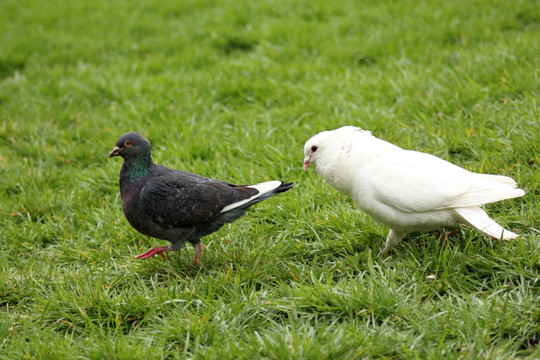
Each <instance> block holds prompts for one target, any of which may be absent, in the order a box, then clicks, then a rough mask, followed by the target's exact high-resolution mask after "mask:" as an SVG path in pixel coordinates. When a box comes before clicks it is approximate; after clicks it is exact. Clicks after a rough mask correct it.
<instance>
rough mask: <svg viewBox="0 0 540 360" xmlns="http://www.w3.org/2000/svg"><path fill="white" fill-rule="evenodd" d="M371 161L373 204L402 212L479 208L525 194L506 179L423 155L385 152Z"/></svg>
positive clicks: (418, 153) (511, 181)
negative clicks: (479, 206)
mask: <svg viewBox="0 0 540 360" xmlns="http://www.w3.org/2000/svg"><path fill="white" fill-rule="evenodd" d="M372 161H373V162H372V164H371V166H372V168H371V171H370V173H372V174H373V175H374V177H373V179H372V183H373V184H374V186H373V194H374V198H375V200H377V201H380V202H382V203H384V204H386V205H389V206H392V207H395V208H397V209H399V210H401V211H404V212H426V211H433V210H442V209H450V208H457V207H467V206H475V205H482V204H486V203H490V202H494V201H499V200H503V199H508V198H512V197H518V196H522V195H523V194H524V191H523V190H521V189H516V188H515V187H516V184H515V182H514V180H512V179H511V178H509V177H506V176H496V175H484V174H477V173H472V172H469V171H467V170H465V169H463V168H460V167H459V166H456V165H454V164H452V163H449V162H447V161H445V160H443V159H440V158H438V157H436V156H433V155H430V154H426V153H422V152H417V151H410V150H401V149H400V150H398V151H387V152H383V153H381V154H380V155H379V156H378V157H377V158H376V160H372Z"/></svg>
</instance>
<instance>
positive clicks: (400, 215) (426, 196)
mask: <svg viewBox="0 0 540 360" xmlns="http://www.w3.org/2000/svg"><path fill="white" fill-rule="evenodd" d="M304 154H305V156H306V157H305V158H304V170H307V168H308V167H309V166H310V165H311V164H315V167H316V169H317V172H318V173H319V174H320V175H321V176H322V177H323V178H324V180H325V181H326V182H328V183H329V184H330V185H332V186H333V187H334V188H336V189H337V190H338V191H340V192H342V193H344V194H345V195H348V196H350V197H351V198H352V199H353V201H354V203H355V204H356V205H358V207H359V208H360V209H362V210H363V211H364V212H366V213H367V214H368V215H369V216H371V217H372V218H374V219H375V220H376V221H378V222H380V223H382V224H384V225H386V226H388V227H389V228H390V232H389V233H388V236H387V238H386V243H385V246H384V248H383V249H382V250H381V251H380V253H379V255H384V254H385V253H386V252H387V251H388V249H390V248H391V247H392V246H394V245H396V244H397V243H398V242H399V241H401V239H403V238H404V237H405V236H406V235H407V234H408V233H410V232H413V231H426V230H434V229H440V228H441V227H443V226H452V225H456V224H466V225H468V226H471V227H473V228H475V229H476V230H478V231H480V232H482V233H484V234H486V235H488V236H491V237H494V238H497V239H500V238H502V239H504V240H511V239H515V238H516V237H517V236H518V234H515V233H513V232H511V231H508V230H506V229H504V228H502V227H501V226H500V225H499V224H497V223H496V222H495V221H493V220H492V219H491V218H490V217H489V216H488V215H487V214H486V213H485V212H484V210H482V208H481V207H480V205H483V204H487V203H492V202H495V201H499V200H504V199H510V198H515V197H519V196H523V195H524V194H525V191H523V190H522V189H518V188H517V185H516V182H515V181H514V180H513V179H511V178H509V177H507V176H499V175H487V174H478V173H473V172H470V171H467V170H465V169H463V168H460V167H459V166H456V165H454V164H451V163H449V162H448V161H445V160H443V159H440V158H438V157H436V156H433V155H430V154H426V153H422V152H418V151H412V150H404V149H402V148H400V147H398V146H396V145H393V144H391V143H389V142H386V141H384V140H381V139H377V138H376V137H375V136H373V135H372V134H371V132H370V131H367V130H362V129H360V128H357V127H354V126H345V127H342V128H339V129H336V130H331V131H324V132H321V133H319V134H317V135H315V136H313V137H312V138H311V139H309V140H308V141H307V142H306V144H305V146H304Z"/></svg>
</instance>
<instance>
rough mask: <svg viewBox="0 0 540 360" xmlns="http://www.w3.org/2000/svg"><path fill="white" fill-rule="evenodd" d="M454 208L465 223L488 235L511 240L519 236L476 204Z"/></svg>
mask: <svg viewBox="0 0 540 360" xmlns="http://www.w3.org/2000/svg"><path fill="white" fill-rule="evenodd" d="M454 210H455V211H456V212H457V213H458V214H459V215H460V216H461V218H462V220H463V221H464V222H465V224H467V225H469V226H472V227H473V228H475V229H476V230H478V231H481V232H482V233H484V234H486V235H488V236H491V237H494V238H496V239H501V238H502V239H503V240H513V239H515V238H517V237H518V236H519V235H518V234H516V233H513V232H511V231H509V230H506V229H505V228H503V227H502V226H500V225H499V224H497V223H496V222H495V221H493V220H492V219H491V218H490V217H489V216H488V215H487V214H486V213H485V212H484V210H482V209H481V208H480V207H478V206H471V207H464V208H457V209H454Z"/></svg>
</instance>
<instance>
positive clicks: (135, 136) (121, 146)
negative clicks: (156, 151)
mask: <svg viewBox="0 0 540 360" xmlns="http://www.w3.org/2000/svg"><path fill="white" fill-rule="evenodd" d="M141 153H150V141H148V140H146V138H145V137H144V136H142V135H141V134H140V133H138V132H128V133H126V134H124V135H122V136H120V139H118V141H117V142H116V145H115V146H114V149H113V150H112V151H111V154H110V155H109V157H113V156H121V157H123V158H124V160H129V159H131V158H134V157H136V156H138V155H139V154H141Z"/></svg>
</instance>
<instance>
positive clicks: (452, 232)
mask: <svg viewBox="0 0 540 360" xmlns="http://www.w3.org/2000/svg"><path fill="white" fill-rule="evenodd" d="M458 232H459V229H456V230H452V231H450V232H449V233H448V234H446V233H445V232H443V231H442V230H439V235H440V238H439V241H440V242H441V243H443V242H445V241H446V239H448V238H449V237H451V236H454V235H456V234H457V233H458Z"/></svg>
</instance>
